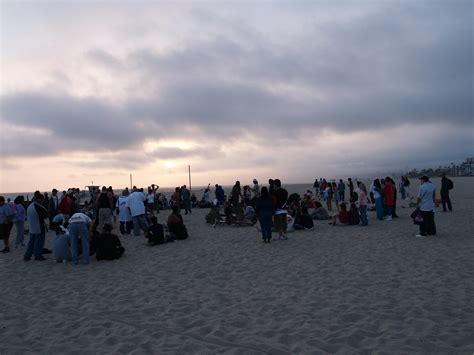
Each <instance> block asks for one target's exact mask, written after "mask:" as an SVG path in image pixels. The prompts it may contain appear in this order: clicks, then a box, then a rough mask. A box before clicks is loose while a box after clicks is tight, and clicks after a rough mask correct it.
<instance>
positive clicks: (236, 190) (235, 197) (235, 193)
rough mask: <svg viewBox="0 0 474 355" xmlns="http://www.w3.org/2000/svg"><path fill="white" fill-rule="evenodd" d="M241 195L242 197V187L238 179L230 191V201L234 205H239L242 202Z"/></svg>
mask: <svg viewBox="0 0 474 355" xmlns="http://www.w3.org/2000/svg"><path fill="white" fill-rule="evenodd" d="M241 197H242V189H241V187H240V181H236V182H235V184H234V186H233V187H232V191H231V193H230V203H231V204H232V205H237V204H238V203H239V202H240V198H241Z"/></svg>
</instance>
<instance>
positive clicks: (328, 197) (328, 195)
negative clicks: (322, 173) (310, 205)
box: [323, 182, 339, 211]
mask: <svg viewBox="0 0 474 355" xmlns="http://www.w3.org/2000/svg"><path fill="white" fill-rule="evenodd" d="M325 186H326V187H325V188H324V191H323V199H324V200H325V201H326V206H327V208H328V211H332V197H333V191H332V187H331V184H328V183H327V182H326V184H325ZM338 210H339V208H338Z"/></svg>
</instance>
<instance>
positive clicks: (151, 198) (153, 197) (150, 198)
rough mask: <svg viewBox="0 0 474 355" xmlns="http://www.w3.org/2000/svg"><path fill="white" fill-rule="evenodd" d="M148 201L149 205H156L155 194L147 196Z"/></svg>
mask: <svg viewBox="0 0 474 355" xmlns="http://www.w3.org/2000/svg"><path fill="white" fill-rule="evenodd" d="M146 200H147V202H148V203H155V195H154V194H148V195H146Z"/></svg>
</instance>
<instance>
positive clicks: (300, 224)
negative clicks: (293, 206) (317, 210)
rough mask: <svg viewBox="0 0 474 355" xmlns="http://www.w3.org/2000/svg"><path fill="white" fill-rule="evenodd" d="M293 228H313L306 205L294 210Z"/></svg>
mask: <svg viewBox="0 0 474 355" xmlns="http://www.w3.org/2000/svg"><path fill="white" fill-rule="evenodd" d="M294 228H295V229H300V230H302V229H313V228H314V223H313V219H312V218H311V216H310V215H309V213H308V208H307V207H306V206H303V207H301V208H300V209H298V211H297V212H296V216H295V224H294Z"/></svg>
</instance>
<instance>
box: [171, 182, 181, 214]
mask: <svg viewBox="0 0 474 355" xmlns="http://www.w3.org/2000/svg"><path fill="white" fill-rule="evenodd" d="M171 201H173V206H176V207H178V209H181V189H180V188H179V187H176V188H175V189H174V193H173V195H172V196H171Z"/></svg>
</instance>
